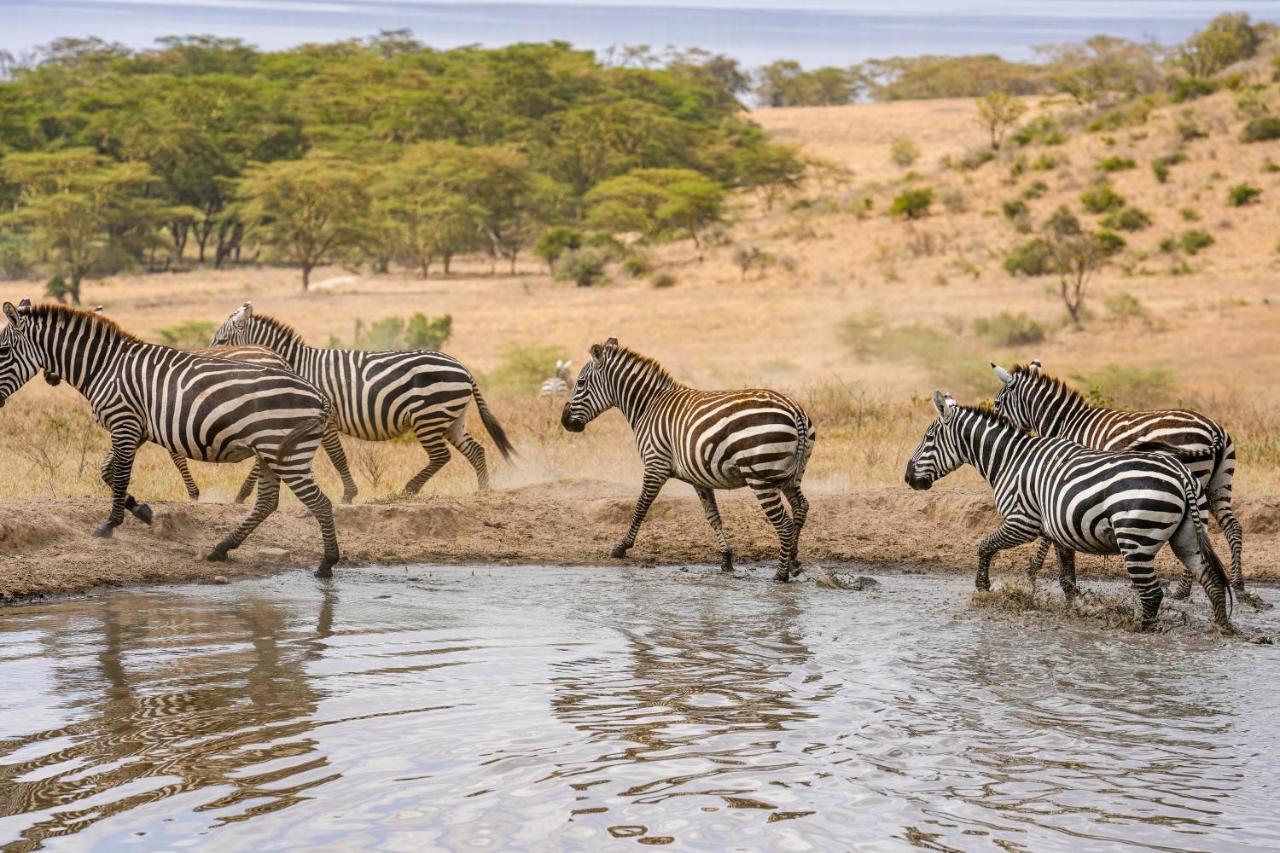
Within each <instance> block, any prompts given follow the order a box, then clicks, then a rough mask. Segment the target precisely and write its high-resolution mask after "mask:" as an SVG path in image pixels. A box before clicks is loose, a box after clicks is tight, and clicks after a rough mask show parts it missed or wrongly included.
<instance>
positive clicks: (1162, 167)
mask: <svg viewBox="0 0 1280 853" xmlns="http://www.w3.org/2000/svg"><path fill="white" fill-rule="evenodd" d="M1151 174H1153V175H1155V176H1156V183H1160V184H1163V183H1165V182H1166V181H1168V180H1169V164H1168V163H1166V162H1165V161H1164V160H1163V159H1158V160H1154V161H1152V163H1151Z"/></svg>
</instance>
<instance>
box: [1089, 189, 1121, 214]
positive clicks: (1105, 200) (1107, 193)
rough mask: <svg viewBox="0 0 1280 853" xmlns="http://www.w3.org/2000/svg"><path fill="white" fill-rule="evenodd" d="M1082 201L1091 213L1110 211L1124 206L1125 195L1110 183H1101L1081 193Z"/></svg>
mask: <svg viewBox="0 0 1280 853" xmlns="http://www.w3.org/2000/svg"><path fill="white" fill-rule="evenodd" d="M1080 203H1081V204H1083V205H1084V209H1085V210H1087V211H1089V212H1090V213H1109V212H1111V211H1113V210H1119V209H1120V208H1122V207H1124V204H1125V200H1124V196H1122V195H1120V193H1118V192H1116V191H1115V190H1113V189H1111V187H1110V185H1108V184H1099V185H1097V186H1095V187H1091V188H1089V189H1087V190H1085V191H1084V192H1082V193H1081V194H1080Z"/></svg>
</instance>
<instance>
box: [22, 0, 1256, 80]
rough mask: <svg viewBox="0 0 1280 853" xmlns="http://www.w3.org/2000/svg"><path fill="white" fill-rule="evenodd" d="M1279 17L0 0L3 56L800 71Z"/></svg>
mask: <svg viewBox="0 0 1280 853" xmlns="http://www.w3.org/2000/svg"><path fill="white" fill-rule="evenodd" d="M1237 10H1239V11H1248V12H1250V13H1251V14H1253V15H1254V17H1255V18H1263V19H1268V20H1280V0H1263V1H1262V2H1257V0H1255V2H1244V1H1242V2H1233V1H1229V2H1210V1H1209V0H1158V2H1157V0H1133V2H1120V1H1119V0H1070V1H1069V2H1067V1H1066V0H1004V2H992V0H973V1H972V2H963V3H955V2H944V0H898V2H884V0H799V2H795V0H792V2H788V0H734V2H729V0H698V2H696V3H689V2H680V0H645V2H643V3H635V2H624V0H591V2H589V3H582V2H572V0H503V2H500V3H499V2H478V0H470V2H468V0H454V2H436V0H164V2H161V1H160V0H0V49H3V50H7V51H9V52H10V53H13V54H15V55H21V54H23V53H24V52H26V51H29V50H31V49H32V48H33V47H35V46H37V45H41V44H47V43H48V42H50V41H52V40H53V39H55V38H59V37H64V36H74V37H86V36H98V37H100V38H103V39H106V40H108V41H119V42H122V43H124V44H127V45H129V46H131V47H148V46H151V45H152V44H153V42H154V40H155V39H156V38H158V37H160V36H165V35H188V34H198V33H199V34H204V33H207V34H212V35H219V36H230V37H237V38H241V39H243V40H244V41H246V42H248V43H250V44H254V45H257V46H259V47H262V48H266V49H280V48H287V47H291V46H293V45H297V44H301V43H304V42H309V41H311V42H317V41H318V42H325V41H337V40H340V39H347V38H359V37H363V36H367V35H372V34H374V33H376V32H377V31H378V30H380V29H400V28H408V29H410V30H412V31H413V32H414V34H415V36H416V37H417V38H419V39H420V40H422V41H424V42H426V43H427V44H429V45H431V46H432V47H440V48H447V47H455V46H458V45H463V44H484V45H487V46H496V45H502V44H509V43H512V42H516V41H544V40H548V39H563V40H566V41H570V42H573V43H574V44H576V45H578V46H581V47H585V48H591V49H597V50H599V49H603V48H606V47H608V46H610V45H614V44H649V45H651V46H654V47H658V48H661V47H663V46H665V45H668V44H672V45H676V46H681V47H687V46H695V45H696V46H700V47H705V48H707V49H710V50H713V51H716V52H724V53H728V54H729V55H732V56H735V57H737V58H739V59H741V60H742V61H743V62H745V63H746V64H748V65H758V64H763V63H765V62H769V61H772V60H774V59H778V58H783V57H786V58H793V59H798V60H799V61H801V62H802V63H803V64H805V65H807V66H815V65H822V64H838V65H839V64H845V65H847V64H851V63H854V62H859V61H862V60H864V59H867V58H870V57H873V56H878V57H883V56H891V55H916V54H922V53H936V54H956V53H985V52H993V53H999V54H1001V55H1003V56H1005V57H1006V58H1009V59H1025V58H1029V57H1030V56H1032V55H1033V47H1034V45H1036V44H1043V43H1049V42H1062V41H1075V40H1079V39H1082V38H1085V37H1087V36H1089V35H1092V34H1094V33H1097V32H1107V33H1110V34H1114V35H1121V36H1126V37H1129V38H1136V39H1143V38H1152V39H1155V40H1158V41H1163V42H1166V43H1171V42H1176V41H1181V40H1182V39H1184V38H1186V36H1187V35H1189V34H1190V33H1191V32H1192V31H1193V30H1194V29H1196V28H1198V27H1199V26H1202V25H1203V24H1204V22H1205V21H1207V20H1208V19H1209V18H1211V17H1213V15H1215V14H1218V13H1219V12H1223V11H1237Z"/></svg>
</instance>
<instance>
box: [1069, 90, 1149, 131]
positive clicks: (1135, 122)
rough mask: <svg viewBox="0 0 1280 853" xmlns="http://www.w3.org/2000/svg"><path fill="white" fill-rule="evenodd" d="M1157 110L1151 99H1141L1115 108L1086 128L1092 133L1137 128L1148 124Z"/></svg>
mask: <svg viewBox="0 0 1280 853" xmlns="http://www.w3.org/2000/svg"><path fill="white" fill-rule="evenodd" d="M1153 109H1155V102H1154V101H1152V100H1151V99H1150V98H1139V99H1138V100H1136V101H1131V102H1129V103H1127V104H1120V105H1119V106H1116V107H1113V108H1111V109H1109V110H1107V111H1106V112H1104V113H1103V114H1102V115H1100V116H1098V117H1097V118H1095V119H1094V120H1093V121H1091V122H1089V124H1088V126H1087V127H1086V128H1085V129H1086V130H1088V131H1089V132H1090V133H1099V132H1101V131H1107V130H1120V129H1121V128H1124V127H1137V126H1139V125H1142V124H1146V121H1147V119H1148V118H1149V117H1150V116H1151V111H1152V110H1153Z"/></svg>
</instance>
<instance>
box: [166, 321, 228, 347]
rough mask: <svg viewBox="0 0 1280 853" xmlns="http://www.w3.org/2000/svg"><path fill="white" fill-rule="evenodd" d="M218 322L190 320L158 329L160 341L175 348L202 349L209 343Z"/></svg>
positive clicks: (216, 329)
mask: <svg viewBox="0 0 1280 853" xmlns="http://www.w3.org/2000/svg"><path fill="white" fill-rule="evenodd" d="M216 331H218V324H217V323H211V322H209V321H208V320H188V321H186V322H185V323H179V324H178V325H176V326H167V327H165V328H163V329H157V330H156V337H158V338H159V339H160V343H162V344H164V345H165V346H167V347H173V348H174V349H201V348H203V347H207V346H208V345H209V340H210V339H211V338H212V337H213V333H214V332H216Z"/></svg>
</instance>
